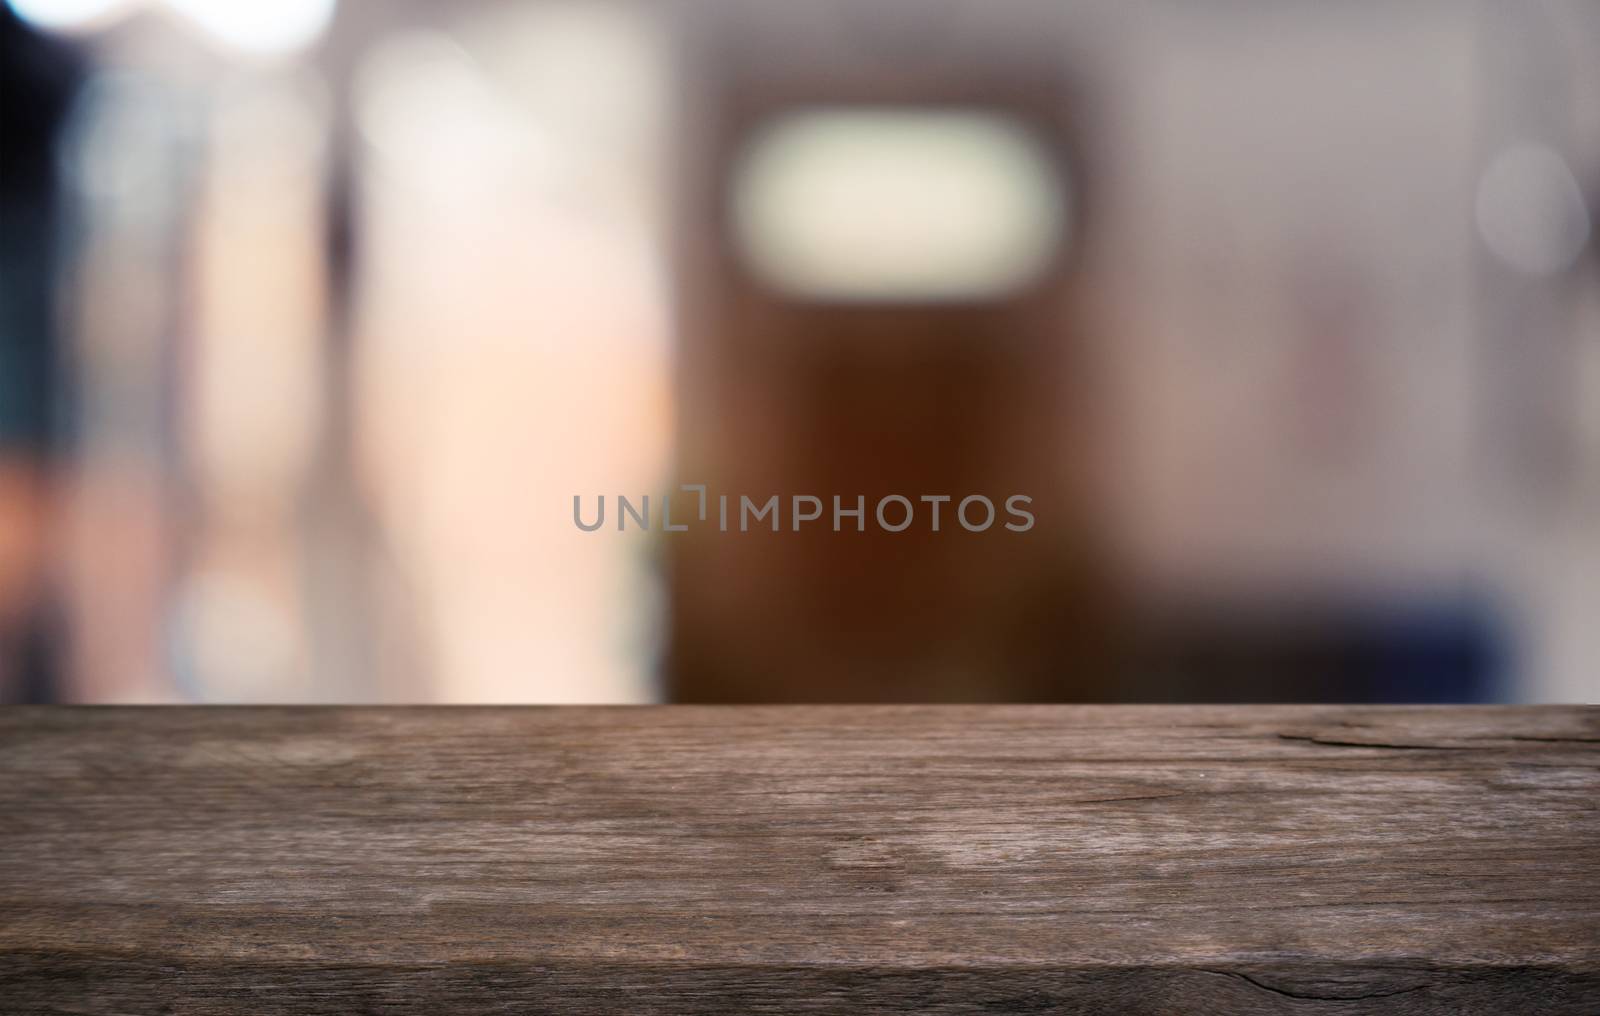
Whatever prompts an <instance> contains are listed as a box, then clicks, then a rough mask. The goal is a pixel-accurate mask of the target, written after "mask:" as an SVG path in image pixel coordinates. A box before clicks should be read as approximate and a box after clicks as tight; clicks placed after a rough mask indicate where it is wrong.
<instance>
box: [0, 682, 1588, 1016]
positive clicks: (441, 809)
mask: <svg viewBox="0 0 1600 1016" xmlns="http://www.w3.org/2000/svg"><path fill="white" fill-rule="evenodd" d="M0 1012H3V1013H5V1014H8V1016H9V1014H13V1013H26V1014H33V1013H74V1014H85V1013H94V1014H100V1013H105V1014H111V1013H115V1014H119V1016H130V1014H144V1013H151V1014H154V1013H172V1014H187V1016H193V1014H202V1016H204V1014H216V1013H229V1014H233V1013H237V1014H246V1013H248V1014H252V1016H259V1014H279V1013H285V1014H287V1013H294V1014H323V1013H327V1014H334V1013H337V1014H340V1016H347V1014H379V1013H381V1014H411V1013H417V1014H448V1013H497V1014H499V1013H507V1014H509V1013H545V1012H549V1013H601V1012H606V1013H638V1014H646V1013H721V1012H733V1013H772V1014H785V1013H802V1012H803V1013H812V1012H837V1013H879V1012H897V1013H900V1012H903V1013H912V1012H915V1013H1014V1012H1023V1013H1101V1012H1104V1013H1118V1014H1145V1013H1149V1014H1155V1013H1163V1014H1165V1013H1229V1014H1233V1013H1244V1014H1249V1013H1330V1014H1331V1013H1337V1014H1353V1013H1441V1014H1442V1013H1450V1014H1461V1013H1485V1014H1487V1013H1493V1014H1496V1016H1502V1014H1511V1013H1539V1014H1550V1013H1572V1014H1580V1013H1581V1014H1583V1016H1594V1014H1596V1013H1600V709H1597V708H1580V707H1570V708H1569V707H1535V708H1498V707H1491V708H1478V707H1450V708H1346V707H1279V706H1248V707H1236V706H1235V707H1139V706H1084V707H1074V706H1005V707H760V708H748V707H663V708H592V709H591V708H575V709H560V708H546V709H539V708H470V709H468V708H397V709H368V708H259V709H231V708H230V709H223V708H181V709H177V708H171V709H169V708H158V709H150V708H145V709H121V708H23V707H16V708H11V709H6V710H0Z"/></svg>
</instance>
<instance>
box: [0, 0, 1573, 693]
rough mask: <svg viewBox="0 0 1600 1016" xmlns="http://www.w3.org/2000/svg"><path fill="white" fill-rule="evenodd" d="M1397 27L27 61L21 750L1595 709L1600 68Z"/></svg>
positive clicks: (1325, 17)
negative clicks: (295, 734) (669, 722)
mask: <svg viewBox="0 0 1600 1016" xmlns="http://www.w3.org/2000/svg"><path fill="white" fill-rule="evenodd" d="M1378 6H1379V7H1381V8H1382V9H1381V11H1379V10H1375V9H1373V8H1372V7H1370V6H1368V5H1359V6H1352V5H1341V4H1328V3H1317V2H1309V0H1249V2H1232V3H1225V4H1224V3H1214V4H1189V3H1181V2H1178V0H1143V2H1141V0H1128V2H1113V0H1104V2H1077V3H1074V2H1065V0H1054V2H1032V0H1000V2H994V0H854V2H850V0H807V2H804V3H783V2H778V0H771V2H766V0H763V2H751V0H676V2H672V0H655V2H649V3H645V2H639V3H629V2H624V0H461V2H450V3H446V2H443V0H274V2H272V3H233V2H228V0H0V81H3V86H0V88H3V98H0V701H6V702H52V701H53V702H84V703H160V702H251V703H254V702H352V703H365V702H445V703H479V702H488V703H518V702H530V703H557V702H600V703H645V702H661V701H694V702H736V701H1329V702H1333V701H1350V702H1382V701H1399V702H1424V701H1459V702H1547V701H1589V702H1592V701H1600V253H1597V251H1600V240H1597V238H1596V236H1595V230H1596V227H1595V217H1596V215H1597V214H1600V99H1597V97H1600V5H1596V4H1594V3H1591V2H1588V0H1525V2H1519V3H1514V4H1511V3H1501V2H1492V0H1467V2H1461V0H1419V2H1407V3H1398V2H1396V3H1387V4H1382V5H1378ZM684 484H690V485H694V484H700V485H704V487H705V488H707V489H709V490H710V491H711V492H712V494H713V496H714V495H715V494H716V493H717V492H719V491H720V492H728V493H732V494H734V495H738V494H740V493H747V494H750V495H752V496H756V495H759V496H760V497H761V498H765V497H766V496H767V495H768V494H778V495H783V496H784V497H788V496H789V495H791V494H797V495H816V496H817V497H818V498H820V499H822V500H823V501H827V500H829V499H830V498H831V497H832V496H833V495H842V496H843V497H844V498H845V499H846V501H848V502H849V503H850V504H851V505H853V504H854V503H855V499H856V497H857V496H858V495H859V496H862V497H864V498H865V501H866V504H867V505H868V506H869V507H868V508H867V512H868V521H869V524H868V525H867V526H866V527H865V530H864V531H858V530H857V529H856V527H855V522H854V520H853V519H852V520H851V521H850V522H849V524H848V525H847V526H845V528H844V531H842V532H835V531H832V529H831V528H829V527H828V526H826V525H818V526H817V527H815V528H811V529H807V530H805V531H793V530H791V529H789V527H788V526H787V515H786V516H785V525H784V526H783V527H781V528H779V530H778V531H772V530H770V529H766V528H764V527H757V528H756V529H755V530H753V531H751V532H747V533H744V532H721V531H719V530H718V529H716V528H715V527H713V526H706V525H701V526H699V527H694V528H690V529H689V530H688V531H686V532H676V531H671V530H667V529H666V528H665V527H664V526H662V525H660V524H659V521H657V522H656V524H653V525H651V526H649V527H648V528H646V527H644V526H631V527H627V528H625V529H624V530H622V531H618V529H617V528H616V522H617V519H616V518H609V517H608V519H607V525H606V526H603V527H601V528H600V529H599V530H597V531H594V532H589V531H585V530H584V529H583V528H582V527H581V526H575V525H574V511H575V506H574V499H575V498H578V499H579V500H580V501H581V502H582V503H583V505H584V506H585V507H584V510H585V511H591V510H592V508H593V506H594V504H595V503H596V499H597V498H598V497H600V496H602V495H604V496H605V497H607V498H616V497H618V496H619V495H627V496H629V497H634V498H637V495H639V494H641V493H643V492H650V494H651V495H652V499H654V498H658V497H664V496H665V494H666V492H669V491H674V490H678V491H680V493H679V494H677V495H675V496H674V499H673V501H672V504H671V510H672V512H673V513H674V515H675V517H677V513H678V512H679V511H680V509H682V510H683V511H684V512H685V513H686V514H693V512H694V503H695V502H694V494H693V493H683V492H682V489H681V485H684ZM894 493H899V494H903V495H906V496H907V497H908V498H910V499H911V500H912V501H916V500H917V497H918V495H923V494H927V495H941V496H942V495H951V496H953V497H954V499H955V501H954V502H952V503H950V504H948V505H946V507H945V510H946V512H947V513H950V517H951V518H954V515H953V513H954V512H955V510H956V504H955V502H959V501H960V500H961V499H962V497H963V496H964V495H967V494H973V493H981V494H985V495H988V496H989V497H990V498H992V499H993V500H994V502H995V503H996V504H1001V503H1002V502H1004V500H1005V498H1006V497H1007V496H1008V495H1012V494H1017V493H1024V494H1027V495H1029V496H1030V497H1031V499H1032V500H1031V504H1032V511H1033V513H1034V515H1035V516H1036V518H1037V524H1036V525H1034V526H1033V527H1032V528H1031V529H1030V530H1028V531H1027V532H1024V533H1017V532H1011V531H1007V530H1006V529H1004V528H1003V527H1000V526H995V527H993V528H992V529H989V530H986V531H984V532H969V531H967V530H966V529H965V528H964V527H961V526H957V525H954V524H947V525H946V526H945V527H944V528H943V529H941V530H940V531H937V532H935V531H932V530H930V529H929V528H927V527H925V526H921V525H919V526H917V527H913V528H910V529H908V530H906V531H904V532H891V531H886V530H885V529H884V528H882V527H880V526H876V525H871V524H870V516H871V510H872V509H871V507H870V505H871V504H873V503H874V502H876V501H878V500H879V499H880V498H883V497H885V496H887V495H890V494H894ZM657 503H658V504H659V502H657ZM611 507H612V508H613V509H616V507H617V506H616V504H615V502H613V504H612V506H611ZM918 507H919V508H920V505H919V506H918ZM784 511H785V512H787V511H788V508H787V507H786V508H785V509H784ZM1002 511H1003V509H1002ZM699 518H700V519H705V518H706V513H705V510H704V508H703V507H702V509H701V511H700V515H699Z"/></svg>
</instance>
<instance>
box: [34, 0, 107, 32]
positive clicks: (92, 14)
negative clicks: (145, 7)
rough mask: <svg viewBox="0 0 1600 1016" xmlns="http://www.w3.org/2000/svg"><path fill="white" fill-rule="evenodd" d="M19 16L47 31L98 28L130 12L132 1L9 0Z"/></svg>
mask: <svg viewBox="0 0 1600 1016" xmlns="http://www.w3.org/2000/svg"><path fill="white" fill-rule="evenodd" d="M7 2H8V3H9V4H10V6H11V9H12V10H13V11H15V12H16V13H17V17H19V18H21V19H22V20H24V21H26V22H28V23H29V24H31V25H33V26H35V27H36V28H42V29H45V30H46V31H53V32H54V31H59V32H74V31H80V30H83V29H89V28H97V27H99V26H100V25H103V24H105V23H106V22H109V21H111V20H112V19H113V18H115V17H116V16H118V15H120V14H123V13H125V12H126V10H127V8H128V6H129V0H7Z"/></svg>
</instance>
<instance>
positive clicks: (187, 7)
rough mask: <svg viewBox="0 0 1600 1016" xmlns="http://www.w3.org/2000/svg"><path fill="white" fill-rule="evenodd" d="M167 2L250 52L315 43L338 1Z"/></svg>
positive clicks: (222, 39) (224, 40) (217, 36)
mask: <svg viewBox="0 0 1600 1016" xmlns="http://www.w3.org/2000/svg"><path fill="white" fill-rule="evenodd" d="M75 2H84V0H75ZM167 4H168V5H169V6H170V7H172V8H173V9H174V10H176V11H178V12H179V13H180V14H182V15H183V16H184V17H186V18H188V19H189V20H190V21H193V22H194V23H195V24H196V25H198V26H199V27H200V29H201V30H202V31H204V32H205V33H206V34H208V35H210V36H212V37H213V38H215V39H217V40H218V41H219V42H222V43H224V44H226V45H229V46H232V47H234V48H235V49H241V50H245V51H247V52H251V53H260V54H278V53H289V52H293V51H294V50H297V49H303V48H304V47H306V46H309V45H310V44H311V43H313V42H315V41H316V39H317V37H318V36H320V35H321V34H322V33H323V31H325V30H326V29H327V27H328V23H329V22H331V21H332V20H333V12H334V7H335V6H336V4H337V0H167Z"/></svg>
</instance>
